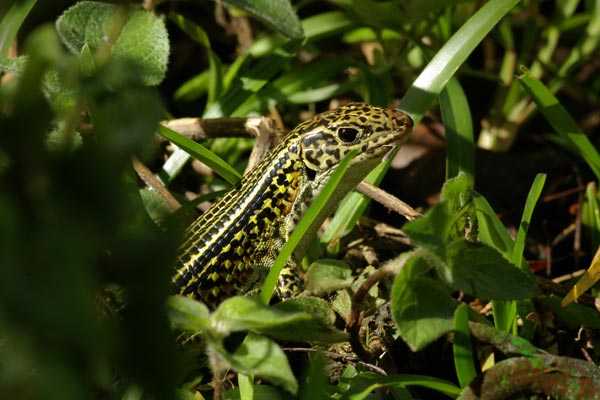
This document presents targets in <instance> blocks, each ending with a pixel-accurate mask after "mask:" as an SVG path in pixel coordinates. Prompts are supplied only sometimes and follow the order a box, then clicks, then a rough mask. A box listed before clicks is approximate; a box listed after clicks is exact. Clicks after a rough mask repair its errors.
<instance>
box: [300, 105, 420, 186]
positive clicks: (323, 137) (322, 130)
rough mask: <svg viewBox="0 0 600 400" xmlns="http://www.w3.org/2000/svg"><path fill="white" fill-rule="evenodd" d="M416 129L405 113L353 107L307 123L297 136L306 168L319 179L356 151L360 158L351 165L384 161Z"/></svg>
mask: <svg viewBox="0 0 600 400" xmlns="http://www.w3.org/2000/svg"><path fill="white" fill-rule="evenodd" d="M412 125H413V123H412V120H411V119H410V117H409V116H408V115H406V114H405V113H403V112H401V111H397V110H390V109H387V108H381V107H374V106H371V105H368V104H365V103H350V104H348V105H345V106H343V107H340V108H337V109H335V110H331V111H327V112H324V113H321V114H318V115H316V116H315V117H314V118H312V119H310V120H308V121H305V122H304V123H302V124H300V125H299V126H298V127H297V128H296V134H298V135H299V136H300V138H301V142H300V147H301V157H302V160H303V162H304V164H305V165H306V168H307V169H308V170H309V172H312V173H313V174H317V175H319V174H322V173H327V172H329V170H331V169H332V168H333V167H335V166H336V165H337V164H338V163H339V162H340V161H341V160H342V159H343V158H344V157H345V156H346V154H348V153H349V152H350V151H352V150H354V149H357V150H358V154H357V155H356V156H355V157H354V158H353V159H352V160H351V165H354V164H359V163H361V162H363V161H365V160H371V159H374V158H381V157H383V156H384V155H385V154H386V153H388V152H389V151H390V150H391V149H392V148H394V147H395V146H397V145H400V144H402V143H403V142H404V141H406V139H408V136H409V134H410V132H411V131H412Z"/></svg>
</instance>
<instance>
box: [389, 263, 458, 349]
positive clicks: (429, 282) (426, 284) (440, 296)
mask: <svg viewBox="0 0 600 400" xmlns="http://www.w3.org/2000/svg"><path fill="white" fill-rule="evenodd" d="M429 270H430V267H429V265H427V263H426V262H425V261H424V260H423V259H422V258H420V257H413V258H411V259H410V260H409V261H408V262H407V263H406V265H404V267H403V268H402V269H401V270H400V272H399V273H398V275H396V278H395V280H394V286H393V288H392V316H393V318H394V321H395V323H396V325H397V326H398V330H399V333H400V336H401V337H402V339H403V340H404V341H405V342H406V343H407V344H408V345H409V347H410V348H411V349H412V350H413V351H418V350H420V349H422V348H424V347H425V346H427V345H428V344H430V343H431V342H433V341H434V340H436V339H438V338H439V337H441V336H442V335H444V334H446V333H448V332H450V331H451V330H452V320H453V314H454V309H455V308H456V306H457V304H458V302H457V301H456V300H454V299H453V298H451V297H450V289H449V288H448V287H446V286H444V285H443V284H442V283H441V282H440V281H438V280H434V279H432V278H430V277H429V276H428V271H429Z"/></svg>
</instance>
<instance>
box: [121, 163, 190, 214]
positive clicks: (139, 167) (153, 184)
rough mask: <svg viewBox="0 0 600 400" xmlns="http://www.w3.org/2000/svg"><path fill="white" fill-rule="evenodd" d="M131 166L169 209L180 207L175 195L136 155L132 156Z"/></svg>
mask: <svg viewBox="0 0 600 400" xmlns="http://www.w3.org/2000/svg"><path fill="white" fill-rule="evenodd" d="M132 162H133V168H134V169H135V172H136V173H137V174H138V176H139V177H140V179H141V180H143V181H144V183H146V185H148V186H149V187H150V188H152V189H153V190H154V191H156V193H158V195H159V196H160V197H161V198H162V199H163V200H164V201H165V203H167V206H168V207H169V208H170V209H171V210H177V209H179V207H181V204H179V202H178V201H177V199H176V198H175V197H173V195H172V194H171V192H169V191H168V190H167V188H165V186H164V185H163V184H162V182H161V181H160V180H158V178H157V177H156V176H155V175H154V174H153V173H152V171H150V170H149V169H148V167H146V166H145V165H144V164H142V162H141V161H140V160H138V159H137V158H136V157H133V160H132Z"/></svg>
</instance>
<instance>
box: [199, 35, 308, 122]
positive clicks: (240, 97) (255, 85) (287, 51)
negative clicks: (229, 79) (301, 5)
mask: <svg viewBox="0 0 600 400" xmlns="http://www.w3.org/2000/svg"><path fill="white" fill-rule="evenodd" d="M301 45H302V41H300V40H290V41H289V42H287V43H286V44H284V45H283V46H282V47H280V48H278V49H275V50H274V51H273V53H271V54H269V55H268V56H266V57H264V58H263V59H261V60H260V61H259V62H258V63H257V64H256V65H255V66H254V67H252V68H251V69H250V70H249V71H248V72H247V73H245V74H242V75H241V76H239V77H238V79H239V82H236V81H235V80H234V82H233V83H232V85H231V87H230V88H229V90H227V91H226V92H225V93H224V94H223V96H221V98H220V99H219V100H218V101H217V102H216V103H215V104H214V105H213V106H212V107H210V108H209V109H208V110H207V111H206V113H205V114H204V116H203V117H204V118H218V117H223V116H234V115H236V111H237V109H238V108H239V107H240V106H241V105H242V104H243V103H244V102H245V101H246V100H247V99H248V98H250V97H251V96H253V95H255V94H256V93H257V92H258V91H259V90H261V89H262V88H263V87H264V86H265V85H266V84H267V83H268V82H269V81H270V80H271V79H272V78H273V77H274V76H275V75H276V74H278V73H279V72H281V70H282V69H283V68H284V67H285V66H286V65H288V62H289V61H290V59H292V58H293V57H295V56H296V53H297V52H298V50H300V46H301Z"/></svg>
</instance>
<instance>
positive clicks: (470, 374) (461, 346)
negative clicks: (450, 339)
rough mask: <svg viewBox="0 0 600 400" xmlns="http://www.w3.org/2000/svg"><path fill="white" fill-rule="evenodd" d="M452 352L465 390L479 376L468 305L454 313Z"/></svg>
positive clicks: (459, 378)
mask: <svg viewBox="0 0 600 400" xmlns="http://www.w3.org/2000/svg"><path fill="white" fill-rule="evenodd" d="M452 350H453V353H454V367H455V369H456V376H457V377H458V382H459V383H460V387H461V388H464V387H465V386H467V385H468V384H469V382H471V381H472V380H473V379H475V377H476V376H477V371H476V370H475V365H474V364H473V349H472V348H471V332H470V331H469V307H468V306H467V305H466V304H461V305H460V306H458V308H457V309H456V311H455V312H454V344H453V345H452Z"/></svg>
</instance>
